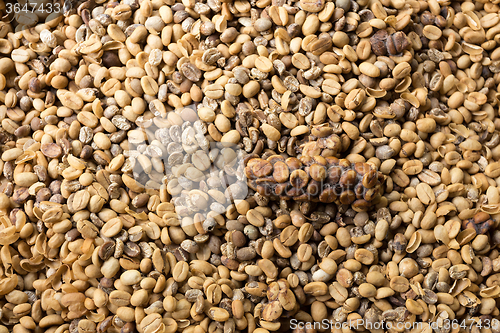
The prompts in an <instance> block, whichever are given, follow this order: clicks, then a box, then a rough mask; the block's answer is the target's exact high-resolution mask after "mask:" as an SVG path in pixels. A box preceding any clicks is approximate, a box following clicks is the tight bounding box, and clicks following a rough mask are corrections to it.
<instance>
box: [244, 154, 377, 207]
mask: <svg viewBox="0 0 500 333" xmlns="http://www.w3.org/2000/svg"><path fill="white" fill-rule="evenodd" d="M245 175H246V177H247V178H248V184H249V187H250V188H252V189H253V190H255V191H257V192H259V193H260V194H261V195H263V196H267V197H274V198H281V199H286V200H289V199H293V200H297V201H313V202H318V201H319V202H322V203H336V204H342V205H352V208H353V209H354V210H356V211H366V210H367V209H368V208H369V207H371V206H372V205H373V203H374V202H375V200H376V198H377V196H378V194H379V193H380V189H381V188H382V183H383V181H384V176H383V175H382V174H381V173H379V172H378V171H376V170H375V169H374V168H373V167H372V166H370V165H369V164H367V163H351V162H349V161H348V160H346V159H338V158H336V157H331V156H329V157H326V158H325V157H322V156H314V157H310V156H302V157H300V159H299V158H295V157H289V158H286V159H285V158H284V157H282V156H280V155H273V156H270V157H268V158H267V159H262V158H258V157H254V158H249V159H248V162H247V163H246V167H245Z"/></svg>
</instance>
